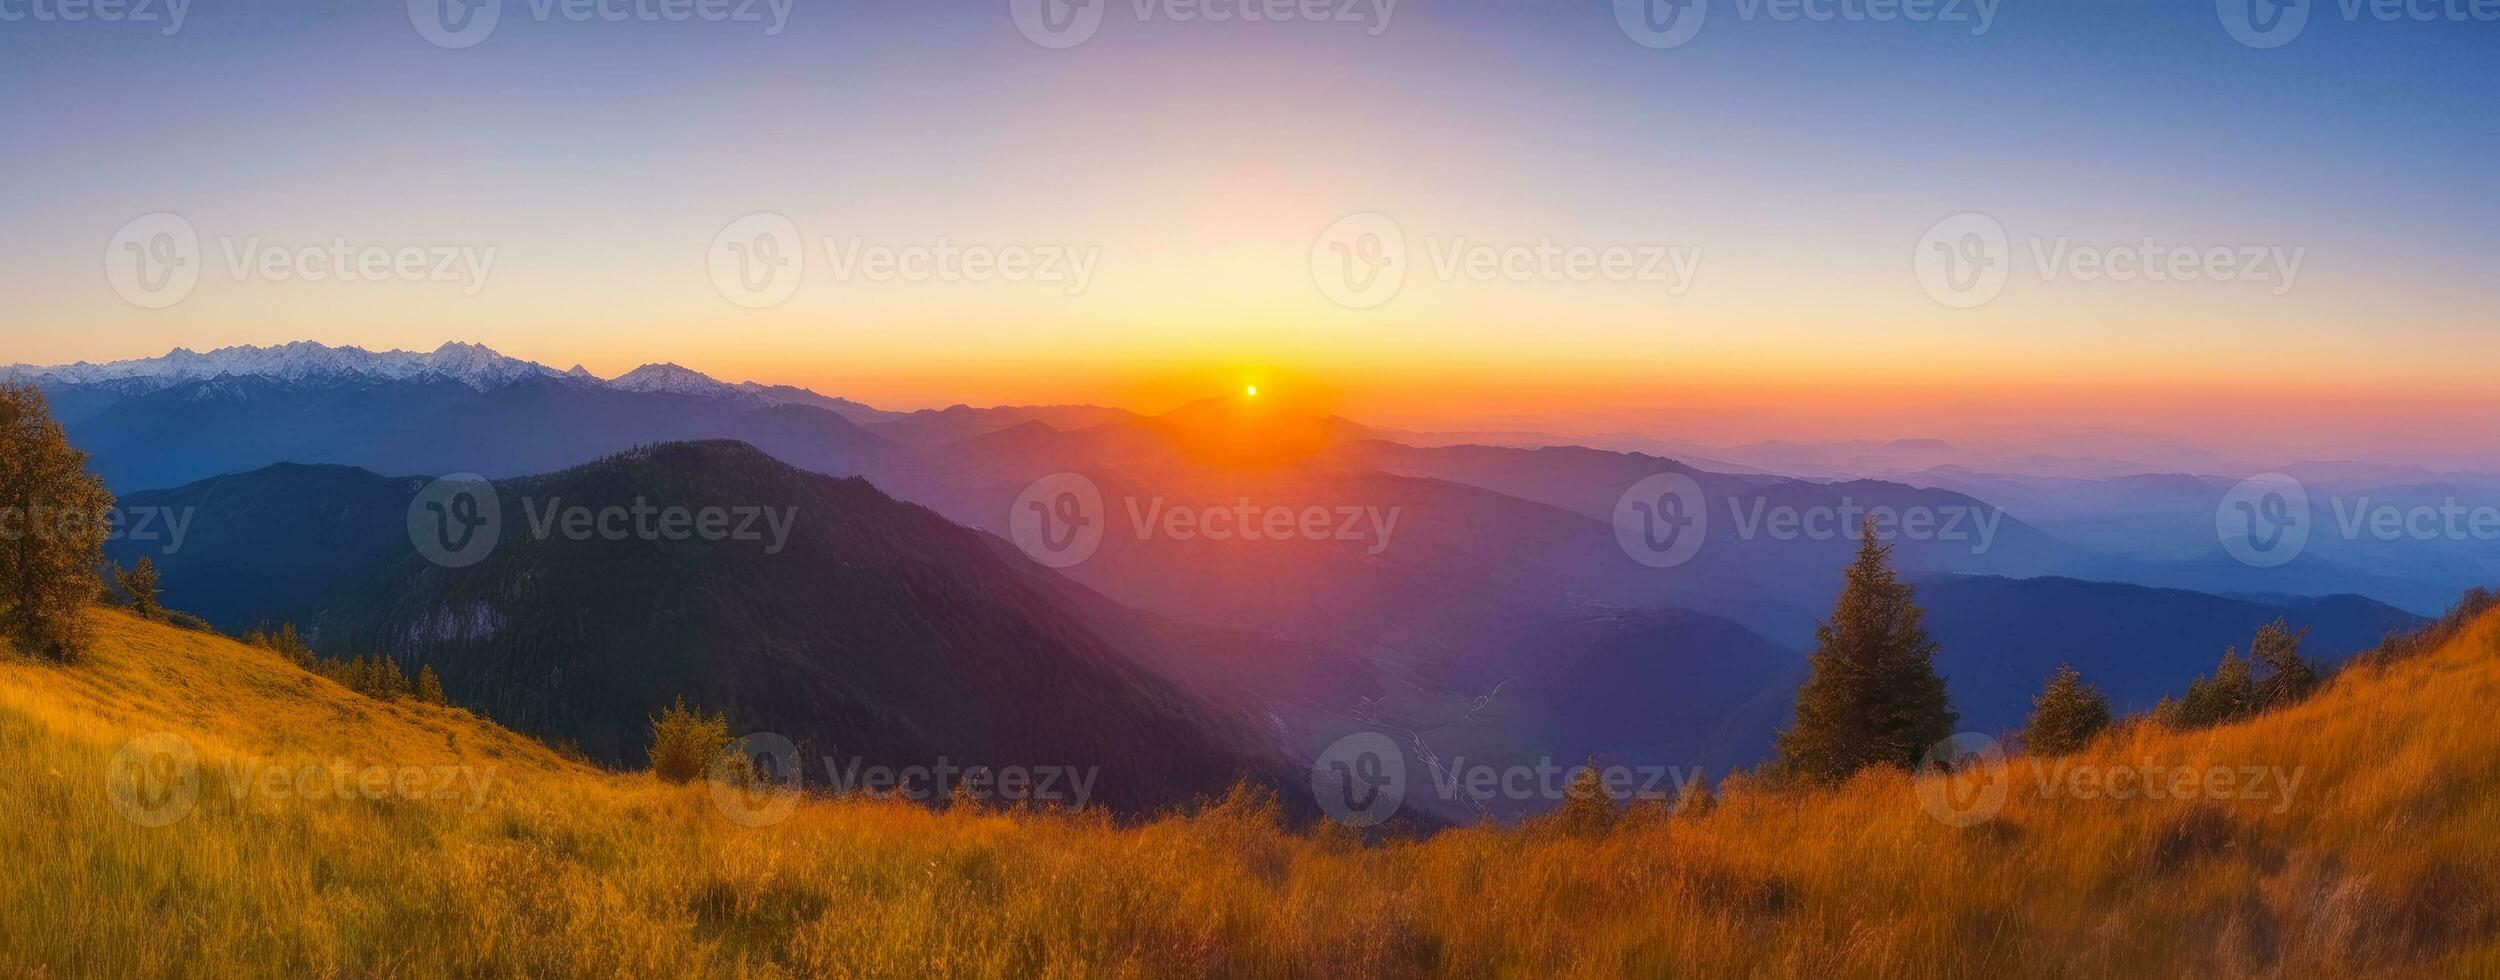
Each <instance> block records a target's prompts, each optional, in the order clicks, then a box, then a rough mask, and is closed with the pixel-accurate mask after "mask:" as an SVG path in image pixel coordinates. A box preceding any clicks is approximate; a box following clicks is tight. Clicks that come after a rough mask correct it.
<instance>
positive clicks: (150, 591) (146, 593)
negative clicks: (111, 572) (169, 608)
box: [116, 557, 165, 619]
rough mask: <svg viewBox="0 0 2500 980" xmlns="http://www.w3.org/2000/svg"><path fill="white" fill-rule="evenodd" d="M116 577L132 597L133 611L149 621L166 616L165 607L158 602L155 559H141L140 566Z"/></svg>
mask: <svg viewBox="0 0 2500 980" xmlns="http://www.w3.org/2000/svg"><path fill="white" fill-rule="evenodd" d="M116 577H117V578H118V579H119V581H120V584H121V587H122V591H123V592H125V593H128V594H129V595H130V608H131V609H132V610H133V611H135V612H137V613H138V614H139V615H142V616H146V617H148V618H149V619H158V618H161V617H163V616H164V615H165V607H164V606H163V605H162V604H160V603H159V602H158V595H157V588H156V580H157V576H156V562H155V561H154V560H153V559H149V558H146V557H141V558H140V559H139V564H137V565H134V566H131V569H130V570H129V571H127V572H122V573H120V574H119V575H118V576H116Z"/></svg>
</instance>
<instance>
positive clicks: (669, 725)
mask: <svg viewBox="0 0 2500 980" xmlns="http://www.w3.org/2000/svg"><path fill="white" fill-rule="evenodd" d="M731 741H733V740H732V739H731V738H730V737H729V719H728V718H727V717H726V716H724V715H706V714H704V713H703V712H701V711H696V710H693V709H690V708H688V707H686V699H685V698H684V697H679V698H678V699H677V703H676V704H673V705H670V706H669V707H668V708H666V709H665V710H662V711H661V712H660V716H659V717H657V718H653V719H651V772H652V773H653V774H654V775H657V776H659V777H660V778H661V779H665V780H667V781H669V782H672V783H689V782H693V781H695V780H697V779H701V778H703V776H704V775H705V774H707V773H709V772H711V771H712V766H713V764H714V763H717V762H719V761H720V759H721V756H722V754H724V753H726V752H728V751H729V744H730V742H731Z"/></svg>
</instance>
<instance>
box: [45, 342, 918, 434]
mask: <svg viewBox="0 0 2500 980" xmlns="http://www.w3.org/2000/svg"><path fill="white" fill-rule="evenodd" d="M220 378H254V379H260V380H265V381H275V382H280V383H284V384H289V385H314V384H337V383H341V382H373V381H417V382H429V381H453V382H457V383H459V384H462V385H465V386H467V387H469V388H470V389H471V390H475V391H493V390H495V389H498V388H502V387H504V386H507V385H510V384H513V383H515V382H518V381H524V380H529V379H533V378H550V379H556V380H560V381H563V382H565V383H567V384H575V385H595V386H600V387H606V388H612V389H615V390H618V391H631V392H638V393H643V394H677V395H691V396H696V397H701V398H737V399H743V400H746V401H748V402H750V403H752V404H758V405H767V406H770V405H805V406H809V407H813V408H821V409H825V410H827V411H831V412H834V413H836V414H839V415H841V416H843V417H844V418H848V419H850V420H852V421H854V422H862V423H865V422H873V421H878V420H881V419H884V418H887V417H889V415H890V413H886V412H880V411H878V410H876V409H873V408H870V407H868V406H866V405H862V404H859V403H858V402H853V401H848V400H845V399H841V398H831V397H827V396H825V395H820V394H817V393H815V392H813V391H809V390H807V389H805V388H793V387H789V386H786V385H762V384H757V383H755V382H753V381H747V382H741V383H738V384H729V383H727V382H724V381H720V380H718V379H716V378H713V377H711V376H710V375H707V374H704V373H702V372H700V371H696V370H694V369H692V368H687V367H683V366H680V365H676V364H645V365H643V366H641V367H638V368H635V369H634V370H632V371H630V372H627V373H626V374H624V375H623V376H621V377H618V378H616V379H615V380H612V381H602V380H600V379H599V378H598V376H596V375H593V374H591V373H590V371H589V370H588V369H586V368H584V367H582V366H581V365H578V364H576V365H574V366H573V368H572V370H569V371H558V370H556V369H554V368H551V367H548V366H546V365H544V364H539V363H536V362H533V361H524V360H521V359H519V358H513V357H506V356H504V355H502V354H498V353H496V352H495V351H494V349H493V348H489V347H487V346H485V345H483V344H462V343H449V344H444V345H443V346H441V347H438V348H436V349H435V350H434V351H433V352H432V353H427V354H419V353H414V352H411V351H403V350H390V351H382V352H380V353H375V352H372V351H368V350H365V349H364V348H361V347H330V346H327V345H323V344H317V343H313V342H311V341H297V342H295V343H291V344H281V345H279V346H276V347H225V348H219V349H217V350H213V351H210V352H208V353H206V354H201V353H197V352H195V351H191V350H188V349H185V348H181V347H177V348H174V349H173V350H172V351H170V352H168V353H166V354H165V355H164V356H163V357H149V358H141V359H138V360H130V361H114V362H112V363H110V364H89V363H87V362H85V361H80V362H79V363H76V364H69V365H62V366H58V367H36V366H32V365H23V364H21V365H17V366H14V367H0V381H33V382H39V383H49V384H77V385H111V386H114V387H115V388H118V389H120V390H122V391H124V392H127V393H146V392H155V391H163V390H165V389H167V388H171V387H174V386H176V385H181V384H189V383H192V382H197V381H213V380H217V379H220Z"/></svg>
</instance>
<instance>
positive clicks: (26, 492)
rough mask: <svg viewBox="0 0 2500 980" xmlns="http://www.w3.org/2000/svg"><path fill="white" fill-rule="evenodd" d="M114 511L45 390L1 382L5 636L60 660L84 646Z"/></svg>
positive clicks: (0, 614)
mask: <svg viewBox="0 0 2500 980" xmlns="http://www.w3.org/2000/svg"><path fill="white" fill-rule="evenodd" d="M112 508H113V495H112V494H110V493H107V492H105V489H104V484H103V482H101V481H99V480H97V479H96V478H95V476H94V474H91V473H88V472H87V454H85V453H82V452H79V451H78V450H77V449H76V448H75V447H73V446H71V445H70V444H69V437H68V436H67V435H66V434H64V433H63V432H62V431H61V426H60V423H58V422H55V421H53V419H52V411H51V408H50V406H49V405H47V404H46V403H45V401H44V397H43V392H42V391H41V390H40V389H37V388H36V387H35V386H33V385H29V384H0V637H5V638H6V639H9V640H13V641H15V642H16V643H17V644H18V645H19V646H21V647H23V648H24V649H27V650H29V651H32V652H34V653H37V654H40V655H43V656H48V657H52V658H55V659H60V660H69V659H74V658H75V657H77V656H78V655H79V654H80V653H82V652H84V651H85V650H86V648H87V645H88V643H89V642H90V640H91V636H90V627H89V625H88V623H87V619H86V615H85V610H86V607H87V606H88V605H89V604H90V603H93V602H95V601H96V599H97V597H98V596H99V595H101V594H102V591H103V587H104V583H103V579H102V578H101V577H100V576H99V575H98V574H97V569H98V568H100V567H102V565H103V564H104V537H105V523H104V522H105V515H106V514H107V513H108V512H110V511H111V510H112Z"/></svg>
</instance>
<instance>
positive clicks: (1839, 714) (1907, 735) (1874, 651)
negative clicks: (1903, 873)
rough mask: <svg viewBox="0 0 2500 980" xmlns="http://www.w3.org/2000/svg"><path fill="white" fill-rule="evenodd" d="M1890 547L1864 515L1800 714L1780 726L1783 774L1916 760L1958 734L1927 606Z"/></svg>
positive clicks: (1811, 776)
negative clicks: (1938, 665)
mask: <svg viewBox="0 0 2500 980" xmlns="http://www.w3.org/2000/svg"><path fill="white" fill-rule="evenodd" d="M1891 555H1892V549H1891V548H1890V547H1887V546H1885V545H1883V544H1881V543H1879V542H1878V541H1877V540H1876V535H1875V521H1874V519H1873V518H1871V517H1870V518H1868V519H1867V521H1866V524H1865V525H1864V526H1863V527H1862V528H1861V529H1860V531H1859V542H1858V556H1857V560H1856V561H1855V562H1853V563H1851V565H1850V566H1849V571H1848V576H1847V580H1846V583H1845V584H1844V585H1843V586H1842V588H1841V593H1840V600H1839V602H1838V603H1837V604H1836V605H1835V606H1834V607H1833V610H1832V618H1831V619H1830V620H1829V621H1827V622H1823V623H1819V624H1817V625H1816V626H1815V641H1816V642H1815V650H1814V653H1813V655H1812V656H1811V657H1809V658H1808V661H1807V662H1808V666H1809V669H1810V671H1811V672H1810V674H1809V675H1808V677H1807V678H1806V683H1805V686H1804V687H1803V688H1800V689H1799V690H1798V692H1797V716H1796V722H1795V724H1793V725H1792V726H1790V727H1789V729H1788V730H1787V731H1784V732H1781V733H1780V735H1779V742H1778V746H1777V747H1778V752H1779V760H1778V771H1779V772H1780V773H1782V774H1783V775H1786V776H1788V777H1790V778H1792V779H1797V780H1801V781H1804V782H1807V783H1812V784H1829V783H1835V782H1839V781H1841V780H1843V779H1847V778H1848V777H1849V776H1850V775H1851V774H1853V773H1856V772H1857V771H1859V770H1861V769H1865V768H1867V767H1869V766H1895V767H1898V768H1901V769H1912V768H1915V767H1916V766H1917V765H1918V761H1919V759H1920V758H1922V757H1923V756H1925V755H1926V753H1927V750H1928V748H1929V747H1930V746H1933V745H1934V744H1936V743H1938V742H1941V741H1943V740H1945V739H1946V738H1949V737H1951V736H1952V735H1953V723H1954V722H1955V721H1957V720H1959V718H1960V716H1959V715H1957V714H1955V713H1954V711H1953V704H1952V698H1951V696H1950V695H1949V694H1947V693H1946V690H1945V683H1944V678H1943V677H1941V676H1938V675H1937V673H1936V644H1935V642H1934V641H1932V640H1930V639H1928V637H1927V628H1926V626H1925V625H1924V624H1923V620H1924V619H1925V616H1926V614H1925V612H1924V611H1922V610H1920V609H1919V607H1918V604H1917V603H1916V602H1915V601H1914V599H1915V595H1914V592H1913V590H1912V589H1911V587H1910V585H1909V583H1907V582H1903V581H1901V579H1900V576H1899V575H1898V574H1896V573H1895V572H1894V571H1893V568H1892V561H1891Z"/></svg>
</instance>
